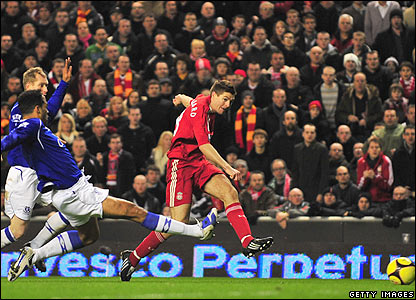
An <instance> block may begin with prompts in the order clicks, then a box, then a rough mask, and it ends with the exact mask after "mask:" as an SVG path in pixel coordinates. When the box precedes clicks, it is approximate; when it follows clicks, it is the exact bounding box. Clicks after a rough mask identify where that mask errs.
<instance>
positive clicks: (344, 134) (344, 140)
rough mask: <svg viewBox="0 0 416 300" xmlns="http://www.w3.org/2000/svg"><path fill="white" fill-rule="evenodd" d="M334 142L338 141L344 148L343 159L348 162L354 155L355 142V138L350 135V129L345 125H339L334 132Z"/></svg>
mask: <svg viewBox="0 0 416 300" xmlns="http://www.w3.org/2000/svg"><path fill="white" fill-rule="evenodd" d="M334 142H338V143H340V144H341V145H342V148H343V149H344V155H345V159H346V160H347V161H348V162H350V161H351V160H352V159H353V157H354V150H353V147H354V145H355V143H357V142H358V141H357V139H356V138H355V137H353V136H352V134H351V129H350V128H349V127H348V126H347V125H339V126H338V129H337V133H336V139H335V140H334Z"/></svg>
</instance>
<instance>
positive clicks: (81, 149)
mask: <svg viewBox="0 0 416 300" xmlns="http://www.w3.org/2000/svg"><path fill="white" fill-rule="evenodd" d="M71 150H72V156H73V157H74V160H75V162H76V163H77V166H78V168H79V169H80V170H83V173H84V174H85V175H90V176H91V178H90V179H89V180H88V181H89V182H90V183H92V184H93V185H94V186H98V187H102V186H103V184H102V178H101V177H102V173H103V171H102V169H101V166H100V163H99V162H98V160H97V159H96V158H95V156H94V155H91V153H89V152H88V149H87V144H86V142H85V139H84V138H83V137H82V136H77V137H75V138H74V141H73V143H72V149H71Z"/></svg>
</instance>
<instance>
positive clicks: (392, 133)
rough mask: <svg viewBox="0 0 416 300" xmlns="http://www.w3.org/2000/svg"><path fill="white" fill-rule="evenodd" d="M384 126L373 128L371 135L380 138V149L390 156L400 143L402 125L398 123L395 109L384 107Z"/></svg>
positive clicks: (365, 146)
mask: <svg viewBox="0 0 416 300" xmlns="http://www.w3.org/2000/svg"><path fill="white" fill-rule="evenodd" d="M383 122H384V127H383V128H381V129H377V130H374V131H373V132H372V133H371V135H372V136H376V137H378V138H379V139H380V142H381V144H382V147H381V150H382V151H383V153H384V154H385V155H387V156H388V157H389V158H391V157H392V156H393V154H394V152H395V151H396V149H397V148H399V147H400V146H401V144H402V134H403V130H404V126H403V125H402V124H398V118H397V113H396V110H394V109H386V110H385V111H384V116H383ZM367 146H368V145H367V143H366V144H365V145H364V151H365V150H366V148H367Z"/></svg>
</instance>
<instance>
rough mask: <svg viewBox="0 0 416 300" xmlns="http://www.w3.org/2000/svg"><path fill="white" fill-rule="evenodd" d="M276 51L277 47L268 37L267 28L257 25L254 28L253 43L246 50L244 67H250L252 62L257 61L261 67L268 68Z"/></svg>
mask: <svg viewBox="0 0 416 300" xmlns="http://www.w3.org/2000/svg"><path fill="white" fill-rule="evenodd" d="M274 51H277V47H276V46H273V45H272V44H271V43H270V41H269V40H268V39H267V33H266V30H265V29H264V28H263V27H261V26H257V27H256V28H255V29H254V34H253V43H252V44H251V45H250V46H249V47H248V48H247V49H245V50H244V54H243V67H248V64H249V63H250V62H253V61H256V62H258V63H260V69H268V68H269V66H270V60H271V57H272V53H273V52H274Z"/></svg>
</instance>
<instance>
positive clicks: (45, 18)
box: [37, 2, 53, 38]
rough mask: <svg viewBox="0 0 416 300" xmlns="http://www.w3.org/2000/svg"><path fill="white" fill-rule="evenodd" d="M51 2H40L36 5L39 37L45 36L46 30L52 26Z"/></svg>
mask: <svg viewBox="0 0 416 300" xmlns="http://www.w3.org/2000/svg"><path fill="white" fill-rule="evenodd" d="M52 12H53V4H52V3H51V2H41V3H39V7H38V17H39V20H38V21H37V28H38V34H39V37H41V38H46V31H47V30H48V29H49V28H50V27H51V26H53V17H52Z"/></svg>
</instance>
